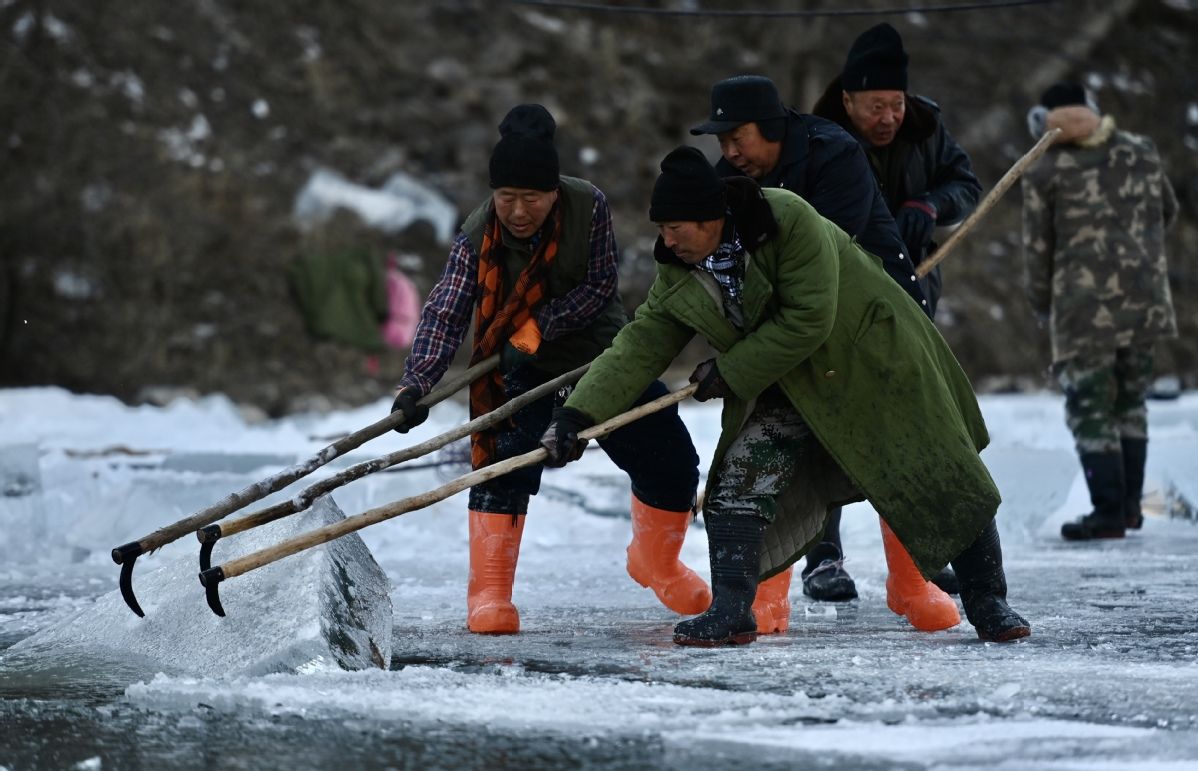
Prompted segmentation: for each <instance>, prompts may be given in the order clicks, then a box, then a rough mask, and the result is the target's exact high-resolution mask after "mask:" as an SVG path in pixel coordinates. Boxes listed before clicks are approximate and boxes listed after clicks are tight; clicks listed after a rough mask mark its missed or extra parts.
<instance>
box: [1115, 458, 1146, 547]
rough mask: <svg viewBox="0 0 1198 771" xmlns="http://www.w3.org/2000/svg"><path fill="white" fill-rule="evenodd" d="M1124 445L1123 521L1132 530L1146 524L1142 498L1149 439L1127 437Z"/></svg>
mask: <svg viewBox="0 0 1198 771" xmlns="http://www.w3.org/2000/svg"><path fill="white" fill-rule="evenodd" d="M1120 444H1121V445H1122V446H1123V492H1124V493H1125V494H1126V496H1125V497H1124V499H1123V521H1124V524H1125V525H1127V527H1129V528H1130V529H1132V530H1139V529H1140V528H1141V527H1143V526H1144V512H1143V510H1142V509H1141V508H1140V500H1141V499H1142V498H1143V497H1144V465H1145V464H1146V463H1147V462H1148V440H1147V439H1127V438H1124V439H1122V440H1121V441H1120Z"/></svg>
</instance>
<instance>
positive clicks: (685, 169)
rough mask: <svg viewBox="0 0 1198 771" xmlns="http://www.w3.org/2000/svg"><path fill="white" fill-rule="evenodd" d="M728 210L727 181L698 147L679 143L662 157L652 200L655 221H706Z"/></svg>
mask: <svg viewBox="0 0 1198 771" xmlns="http://www.w3.org/2000/svg"><path fill="white" fill-rule="evenodd" d="M727 210H728V202H727V199H726V198H725V197H724V183H723V182H721V181H720V177H719V175H718V174H716V173H715V168H713V167H712V165H711V164H710V163H708V162H707V158H705V157H703V153H701V152H700V151H699V150H698V149H697V148H694V147H679V148H676V149H674V150H671V151H670V154H669V155H667V156H666V157H665V158H663V159H662V161H661V175H660V176H658V178H657V182H656V183H655V184H654V185H653V198H652V199H650V202H649V220H650V221H652V222H706V221H708V220H715V219H719V218H720V217H723V216H724V214H725V212H726V211H727Z"/></svg>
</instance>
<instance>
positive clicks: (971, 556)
mask: <svg viewBox="0 0 1198 771" xmlns="http://www.w3.org/2000/svg"><path fill="white" fill-rule="evenodd" d="M952 565H953V570H954V571H956V573H957V580H958V582H960V584H961V604H962V605H964V606H965V617H966V618H967V619H969V623H971V624H973V628H974V629H976V630H977V633H978V637H979V638H981V639H983V640H988V641H990V642H1008V641H1010V640H1018V639H1019V638H1021V637H1027V636H1028V635H1030V634H1031V633H1032V627H1031V625H1030V624H1028V622H1027V619H1025V618H1024V617H1023V616H1021V615H1019V614H1018V613H1016V612H1015V611H1014V610H1012V609H1011V606H1009V605H1007V577H1006V574H1005V573H1004V572H1003V569H1002V545H1001V544H1000V543H999V541H998V527H997V526H995V524H994V520H990V524H988V525H986V529H985V530H983V531H982V534H981V535H979V536H978V537H977V539H976V540H975V541H974V542H973V543H972V544H970V545H969V547H968V548H967V549H965V551H963V552H961V553H960V554H959V555H957V558H956V559H954V560H953V562H952Z"/></svg>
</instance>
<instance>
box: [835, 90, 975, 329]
mask: <svg viewBox="0 0 1198 771" xmlns="http://www.w3.org/2000/svg"><path fill="white" fill-rule="evenodd" d="M842 92H843V89H842V88H841V85H840V78H839V77H838V78H836V79H835V80H833V81H832V82H831V83H830V84H829V85H828V88H827V90H825V91H824V94H823V96H821V97H820V98H819V101H817V102H816V103H815V109H814V111H813V112H814V113H815V114H816V115H819V116H821V117H823V118H827V119H828V120H831V121H834V122H835V123H838V124H839V125H840V126H842V127H843V128H844V129H845V130H846V131H849V132H850V133H854V132H853V124H852V122H851V121H850V120H849V116H848V113H846V112H845V109H844V102H843V101H842V99H841V94H842ZM906 103H907V104H906V113H905V116H904V118H903V125H902V126H900V127H899V130H898V134H897V136H895V139H894V142H892V143H891V144H890V145H889V146H888V147H885V148H873V147H868V146H866V147H865V151H866V153H867V154H869V156H870V165H871V166H872V167H873V169H874V173H875V175H876V177H877V180H878V185H879V186H880V187H881V189H882V196H883V198H884V199H885V200H886V205H887V207H888V208H889V209H890V213H891V214H895V213H896V212H898V210H899V208H900V207H901V206H902V205H903V204H904V203H905V202H907V201H909V200H911V199H917V200H920V201H925V202H927V203H930V204H931V205H932V206H934V207H936V225H937V226H938V227H943V226H945V225H955V224H957V223H958V222H961V221H962V220H963V219H965V218H966V217H968V216H969V215H970V214H971V213H972V212H973V210H974V209H975V208H976V207H977V205H978V199H979V198H980V197H981V194H982V185H981V183H980V182H978V178H977V176H976V175H975V174H974V173H973V165H972V164H971V163H970V161H969V156H968V155H966V154H965V151H964V150H962V149H961V146H960V145H959V144H957V142H956V140H955V139H953V138H952V135H950V134H949V133H948V130H947V129H945V128H944V124H943V122H942V121H941V120H940V106H939V105H937V104H936V103H935V102H933V101H932V100H931V99H928V98H927V97H923V96H915V95H912V94H907V95H906ZM884 153H898V154H899V155H898V157H897V162H891V163H888V164H883V163H881V162H880V158H881V157H882V156H883V154H884ZM886 169H889V173H886ZM907 248H908V249H909V250H910V251H911V254H912V257H914V258H915V264H916V265H918V264H919V263H921V262H923V260H924V258H925V257H927V255H928V254H930V253H931V252H933V251H934V250H935V248H936V244H935V243H934V242H933V243H931V244H929V245H928V246H927V248H926V249H925V248H924V246H923V245H922V244H907ZM924 283H926V286H925V291H926V292H927V295H928V300H929V301H930V302H931V303H932V306H933V308H935V305H936V302H937V300H939V299H940V268H939V267H937V268H936V269H934V270H933V271H932V273H931V274H929V276H928V278H927V279H925V282H924Z"/></svg>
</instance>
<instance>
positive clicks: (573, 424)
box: [541, 407, 595, 468]
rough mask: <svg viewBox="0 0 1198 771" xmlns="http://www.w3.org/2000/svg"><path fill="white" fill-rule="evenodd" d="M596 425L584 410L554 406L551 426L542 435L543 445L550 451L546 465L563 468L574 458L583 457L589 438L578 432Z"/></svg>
mask: <svg viewBox="0 0 1198 771" xmlns="http://www.w3.org/2000/svg"><path fill="white" fill-rule="evenodd" d="M593 425H595V421H593V420H591V417H590V416H589V415H587V414H586V413H585V412H583V411H582V410H576V409H574V408H573V407H554V408H553V419H552V420H550V421H549V428H547V429H545V433H544V434H542V436H541V446H542V447H544V448H545V450H546V451H547V452H548V453H549V459H548V460H546V461H545V465H546V466H549V467H550V468H561V467H562V466H564V465H566V464H567V463H569V462H570V461H572V460H578V459H579V458H581V457H582V453H583V451H584V450H585V449H586V448H587V442H588V441H589V440H587V439H579V438H578V432H579V431H582V430H584V429H587V428H590V427H591V426H593Z"/></svg>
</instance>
